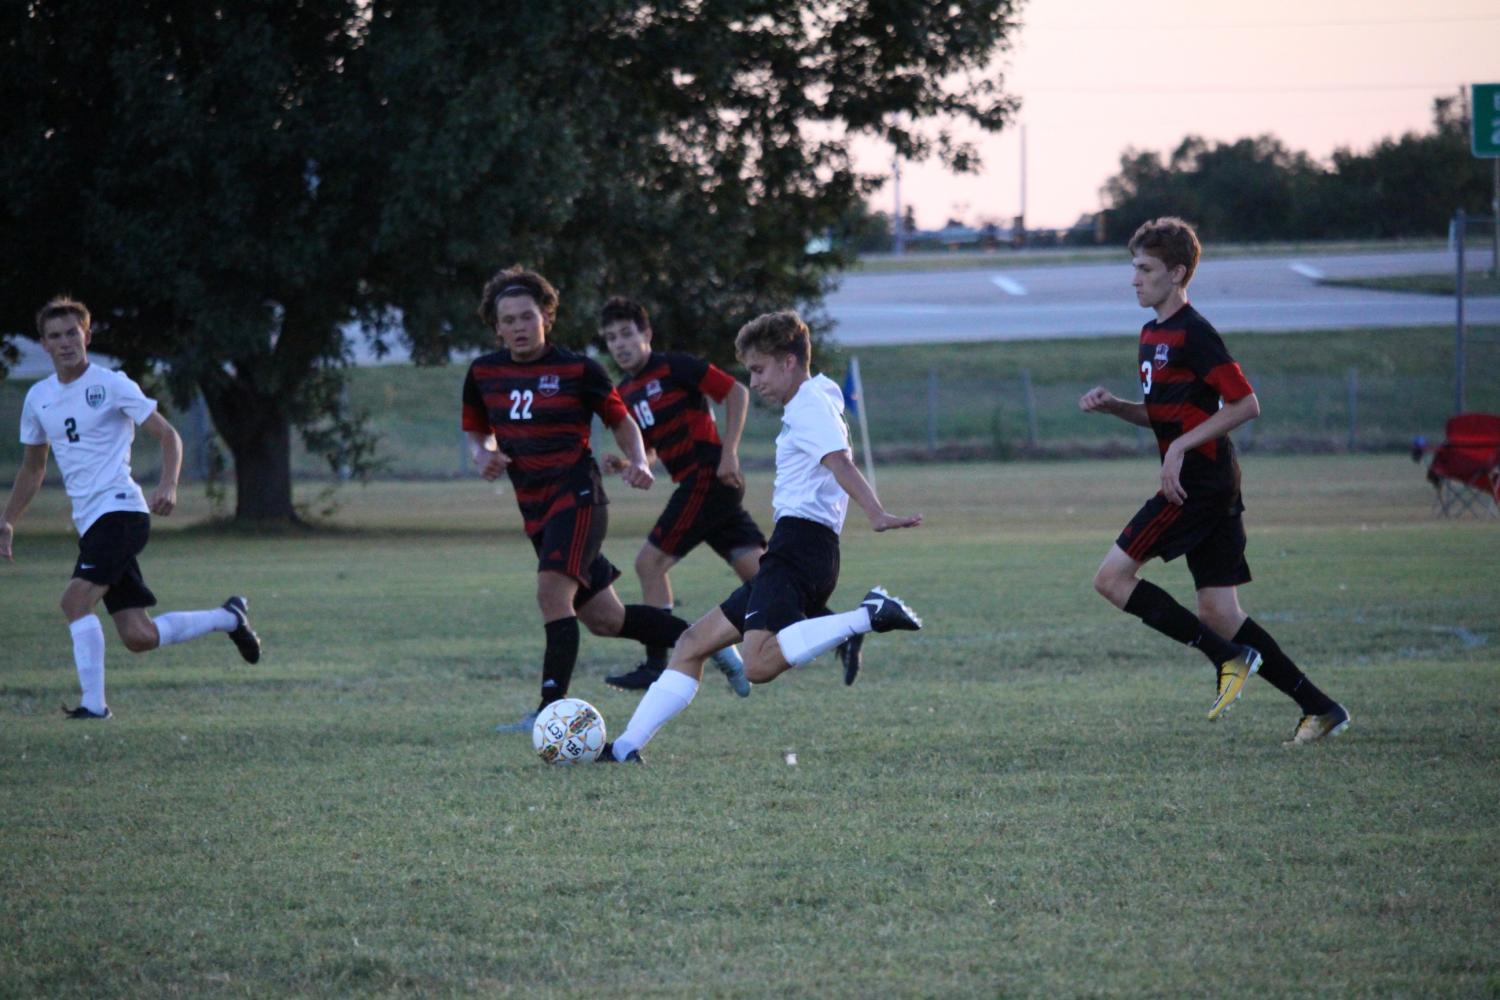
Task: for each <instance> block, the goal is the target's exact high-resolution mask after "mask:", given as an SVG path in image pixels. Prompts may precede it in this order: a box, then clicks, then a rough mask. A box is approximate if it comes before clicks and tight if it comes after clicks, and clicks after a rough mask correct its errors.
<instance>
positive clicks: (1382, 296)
mask: <svg viewBox="0 0 1500 1000" xmlns="http://www.w3.org/2000/svg"><path fill="white" fill-rule="evenodd" d="M1489 256H1490V255H1489V253H1488V251H1477V252H1471V254H1470V256H1469V266H1470V267H1471V268H1474V269H1477V268H1481V267H1485V266H1487V265H1488V264H1489ZM1121 257H1122V259H1121V261H1120V263H1118V264H1056V265H1046V264H1043V265H1035V266H1026V267H1015V266H1011V267H1009V268H1007V267H1005V266H1003V265H1004V264H1005V263H1006V259H1005V258H1004V257H997V258H996V265H997V266H996V267H995V268H994V269H993V270H991V269H975V270H969V271H928V272H918V273H899V274H855V275H850V276H849V277H847V278H845V279H844V283H843V286H842V287H841V288H840V289H839V290H838V291H837V292H835V293H834V294H833V295H831V296H829V298H828V312H829V314H830V315H831V316H832V317H833V319H834V320H835V321H837V323H838V327H837V329H836V331H835V334H834V335H835V336H836V337H837V339H838V340H839V341H840V342H841V343H843V344H847V345H849V346H851V347H860V346H866V345H872V344H916V343H924V342H933V341H955V340H959V341H961V340H1033V339H1045V338H1049V337H1089V336H1105V335H1110V334H1131V333H1135V332H1136V331H1138V330H1139V329H1140V327H1141V323H1142V322H1144V321H1145V319H1146V318H1147V317H1148V315H1149V314H1148V313H1147V312H1146V311H1145V310H1143V309H1141V308H1140V307H1138V306H1137V305H1136V304H1135V296H1134V295H1133V294H1132V292H1131V288H1130V265H1129V263H1128V262H1126V261H1125V260H1124V259H1123V257H1124V255H1123V253H1122V254H1121ZM1452 268H1453V255H1452V254H1451V253H1448V252H1446V251H1441V250H1432V251H1411V252H1401V253H1371V254H1332V255H1308V256H1300V257H1291V256H1288V257H1244V258H1232V259H1229V260H1223V261H1215V260H1211V259H1210V260H1208V261H1205V262H1204V263H1203V264H1202V265H1200V266H1199V268H1198V274H1197V275H1196V276H1195V277H1194V278H1193V283H1192V301H1193V304H1194V305H1195V306H1197V307H1198V308H1199V309H1201V310H1202V311H1203V313H1204V315H1206V316H1208V318H1209V319H1210V320H1211V321H1212V322H1213V324H1214V325H1215V326H1216V327H1218V328H1219V329H1220V330H1223V331H1224V332H1226V333H1240V332H1245V331H1266V330H1336V329H1346V328H1349V327H1382V326H1384V327H1391V326H1445V325H1449V324H1451V323H1453V321H1454V301H1453V299H1452V298H1451V297H1443V296H1438V295H1412V294H1408V293H1400V292H1370V291H1360V290H1358V289H1353V288H1335V287H1329V286H1324V285H1319V284H1317V280H1318V279H1319V278H1321V277H1329V278H1352V277H1379V276H1382V275H1394V274H1423V273H1445V272H1448V271H1451V270H1452ZM1466 313H1467V318H1468V321H1469V322H1470V323H1490V324H1500V297H1497V296H1491V297H1488V298H1478V299H1470V300H1469V301H1468V302H1467V304H1466ZM18 345H19V346H20V348H21V364H20V366H19V367H17V368H16V369H14V370H13V371H14V374H15V375H17V376H19V377H24V378H36V377H38V376H41V375H46V374H49V373H50V372H51V371H52V366H51V363H50V362H49V361H48V360H47V357H46V355H44V354H43V353H42V352H41V350H40V349H39V348H38V347H37V346H36V344H35V343H34V342H32V341H30V340H25V339H21V340H19V341H18ZM387 360H388V361H402V360H404V356H400V355H396V354H393V355H391V356H390V358H388V359H387Z"/></svg>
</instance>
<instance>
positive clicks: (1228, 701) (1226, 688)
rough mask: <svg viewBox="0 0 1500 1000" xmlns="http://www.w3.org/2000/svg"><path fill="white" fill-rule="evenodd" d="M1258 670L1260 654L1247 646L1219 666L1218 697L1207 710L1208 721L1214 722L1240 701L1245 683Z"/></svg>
mask: <svg viewBox="0 0 1500 1000" xmlns="http://www.w3.org/2000/svg"><path fill="white" fill-rule="evenodd" d="M1259 669H1260V653H1259V652H1257V651H1256V650H1254V649H1251V648H1250V647H1249V646H1241V647H1240V652H1239V655H1237V656H1236V657H1235V658H1234V659H1232V660H1225V661H1224V662H1223V663H1221V664H1219V697H1218V699H1217V700H1216V701H1214V706H1213V708H1210V709H1209V710H1208V721H1209V722H1214V721H1216V720H1217V719H1218V718H1219V716H1221V715H1223V714H1224V713H1225V712H1227V711H1229V708H1230V706H1232V705H1233V704H1234V703H1235V702H1237V701H1239V700H1240V695H1241V694H1242V693H1244V690H1245V682H1246V681H1248V680H1249V679H1250V678H1251V677H1253V676H1254V675H1255V672H1256V671H1257V670H1259Z"/></svg>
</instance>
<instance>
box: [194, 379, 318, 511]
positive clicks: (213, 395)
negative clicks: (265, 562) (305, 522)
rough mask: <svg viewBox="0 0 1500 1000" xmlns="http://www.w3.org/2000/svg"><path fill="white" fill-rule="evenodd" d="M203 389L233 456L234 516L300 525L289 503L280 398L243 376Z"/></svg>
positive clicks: (285, 423) (287, 437)
mask: <svg viewBox="0 0 1500 1000" xmlns="http://www.w3.org/2000/svg"><path fill="white" fill-rule="evenodd" d="M201 388H202V390H203V398H204V400H205V401H206V402H207V403H208V410H209V413H210V414H211V415H212V417H213V421H214V429H215V430H217V431H218V432H219V436H220V437H221V438H223V439H224V443H225V445H227V446H228V448H229V452H230V454H231V455H233V456H234V485H235V501H234V519H235V520H236V521H239V522H242V523H258V524H264V523H268V522H279V523H282V524H301V523H302V519H301V518H300V517H298V516H297V511H296V508H295V507H293V505H292V425H291V420H290V418H288V416H287V414H286V412H285V410H283V409H282V408H281V406H280V403H279V401H278V400H277V399H276V398H274V397H271V396H268V395H265V394H262V393H259V392H257V391H255V389H254V388H253V387H252V386H249V385H247V384H245V382H244V381H243V380H241V379H236V380H232V381H229V380H218V381H216V382H215V383H214V384H209V385H202V386H201Z"/></svg>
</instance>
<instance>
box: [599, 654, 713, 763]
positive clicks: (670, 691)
mask: <svg viewBox="0 0 1500 1000" xmlns="http://www.w3.org/2000/svg"><path fill="white" fill-rule="evenodd" d="M697 693H698V682H697V681H695V680H693V679H692V678H691V677H689V676H688V675H687V674H684V673H679V672H678V671H676V670H663V671H662V672H661V676H660V677H658V678H657V679H656V682H655V683H653V684H652V685H651V686H650V687H648V688H647V689H646V693H645V694H644V695H642V696H641V703H640V704H639V705H637V706H635V714H634V715H632V716H631V717H630V724H629V725H627V726H626V727H625V732H623V733H621V734H620V736H619V737H618V738H617V739H616V740H615V760H624V759H625V757H626V755H627V754H629V753H630V751H632V750H639V749H640V748H641V747H643V746H645V745H646V744H647V743H650V742H651V737H653V736H655V735H656V731H657V730H658V729H660V728H661V727H662V726H664V725H666V723H667V720H668V719H670V718H672V716H674V715H676V714H677V713H679V712H681V711H682V710H683V709H684V708H687V707H688V705H690V704H692V701H693V696H694V695H696V694H697Z"/></svg>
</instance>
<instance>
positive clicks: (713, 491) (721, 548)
mask: <svg viewBox="0 0 1500 1000" xmlns="http://www.w3.org/2000/svg"><path fill="white" fill-rule="evenodd" d="M744 500H745V489H744V487H739V488H735V487H733V486H730V485H728V484H727V483H725V482H723V481H722V480H720V479H719V477H718V476H717V475H715V470H714V469H712V468H709V467H707V466H704V467H702V468H700V469H699V470H698V471H696V472H694V473H693V474H692V475H691V476H688V477H687V478H686V479H684V480H683V481H682V482H680V483H678V484H677V488H676V489H675V490H673V491H672V497H671V499H670V500H668V501H667V506H666V509H665V510H663V511H662V512H661V517H659V518H657V519H656V525H655V526H654V527H653V528H652V529H651V534H650V536H649V537H648V539H647V540H648V541H649V542H650V543H651V544H652V545H654V546H656V547H657V548H658V549H661V550H662V551H663V552H665V553H666V554H667V555H669V556H671V557H672V558H673V559H681V558H682V557H683V556H685V555H687V554H688V553H689V552H691V551H693V549H695V548H697V547H698V546H699V545H700V544H702V543H703V542H707V543H708V544H709V546H710V547H712V548H713V550H714V551H715V552H717V553H718V554H719V557H720V558H722V559H723V560H724V561H725V562H731V561H733V559H734V556H735V553H737V552H742V551H744V550H745V549H763V548H765V547H766V536H765V535H763V534H761V533H760V527H759V526H758V525H757V524H756V523H755V519H754V518H752V517H751V516H750V515H749V513H748V512H746V510H745V507H744Z"/></svg>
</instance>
